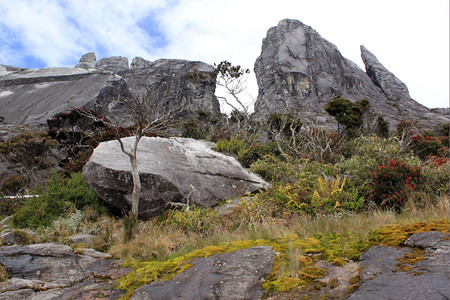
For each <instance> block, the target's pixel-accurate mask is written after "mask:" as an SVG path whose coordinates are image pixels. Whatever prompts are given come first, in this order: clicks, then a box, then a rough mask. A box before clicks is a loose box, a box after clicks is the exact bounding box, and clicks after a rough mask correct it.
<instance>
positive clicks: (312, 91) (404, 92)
mask: <svg viewBox="0 0 450 300" xmlns="http://www.w3.org/2000/svg"><path fill="white" fill-rule="evenodd" d="M361 52H362V53H361V55H362V58H363V61H364V63H365V66H366V70H367V71H366V72H364V71H363V70H362V69H361V68H359V67H358V66H357V65H356V64H355V63H353V62H352V61H350V60H348V59H346V58H345V57H343V56H342V54H341V53H340V52H339V50H338V49H337V47H336V46H335V45H333V44H332V43H330V42H329V41H327V40H326V39H324V38H322V37H321V36H320V35H319V33H317V31H315V30H314V29H313V28H311V27H309V26H307V25H305V24H303V23H302V22H300V21H297V20H291V19H285V20H282V21H280V22H279V23H278V25H277V26H275V27H272V28H270V29H269V30H268V32H267V36H266V38H264V39H263V43H262V49H261V55H260V56H259V57H258V59H257V60H256V63H255V68H254V70H255V74H256V78H257V82H258V87H259V94H258V98H257V101H256V103H255V111H256V113H257V114H258V115H260V116H261V117H264V116H267V115H268V114H269V113H271V112H281V113H284V112H290V113H292V112H293V111H297V112H298V113H299V114H300V116H301V118H302V121H303V122H304V123H306V124H313V125H319V126H322V125H323V126H328V127H332V128H333V127H336V125H337V123H336V121H335V120H334V119H333V118H331V117H330V116H328V115H327V113H326V112H325V111H324V109H323V107H324V105H325V103H327V102H328V101H329V100H331V99H332V98H333V97H335V96H338V95H339V96H342V97H343V98H346V99H349V100H351V101H357V100H360V99H367V100H368V101H369V102H370V105H371V109H370V113H369V116H370V118H371V119H373V120H375V119H376V117H377V116H379V115H381V116H383V117H384V119H385V120H386V121H388V122H389V124H390V126H391V129H393V128H394V127H396V125H397V124H398V122H399V121H401V120H405V119H408V120H413V121H415V122H417V126H418V127H426V128H432V127H433V126H434V125H436V124H438V123H445V122H449V116H448V115H443V114H440V113H439V112H438V111H431V110H430V109H428V108H426V107H425V106H423V105H421V104H419V103H418V102H416V101H414V100H413V99H411V97H410V96H409V93H408V89H407V87H406V85H405V84H404V83H402V82H401V81H400V80H399V79H398V78H397V77H395V76H394V75H393V74H392V73H390V72H389V71H388V70H387V69H386V68H385V67H384V66H383V65H382V64H381V63H380V62H379V61H378V60H377V58H376V57H375V55H373V54H372V53H370V52H369V51H368V50H367V49H366V48H364V47H363V46H362V47H361Z"/></svg>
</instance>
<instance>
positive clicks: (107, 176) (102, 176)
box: [83, 137, 269, 218]
mask: <svg viewBox="0 0 450 300" xmlns="http://www.w3.org/2000/svg"><path fill="white" fill-rule="evenodd" d="M122 140H123V142H124V144H125V147H126V148H130V147H131V143H132V142H133V141H134V137H129V138H123V139H122ZM213 147H214V144H213V143H210V142H207V141H201V140H194V139H185V138H170V139H165V138H149V137H143V138H142V139H141V141H140V143H139V146H138V154H137V156H138V162H139V172H140V177H141V183H142V192H141V198H140V202H139V216H140V217H141V218H149V217H152V216H154V215H156V214H158V213H160V212H162V211H163V210H164V209H165V208H166V204H167V203H168V202H183V203H186V202H187V201H189V202H190V204H198V205H202V206H206V207H212V206H215V205H217V204H218V203H219V202H221V201H225V200H227V199H229V198H233V197H236V196H241V195H245V194H246V193H251V192H255V191H257V190H260V189H264V188H266V187H268V186H269V184H267V183H266V182H265V181H263V180H262V179H261V178H259V177H258V176H257V175H255V174H253V173H250V172H248V171H246V170H245V169H244V168H242V167H241V165H240V164H239V163H238V162H237V161H236V160H235V159H234V158H233V157H230V156H226V155H224V154H221V153H218V152H215V151H213V150H211V148H213ZM83 175H84V177H85V179H86V180H87V182H88V183H89V185H90V186H91V188H92V189H93V190H94V192H95V193H96V194H97V195H98V196H99V197H100V198H102V199H103V200H105V201H106V202H108V203H109V204H111V205H113V206H114V207H116V208H118V209H120V210H121V211H123V212H126V211H128V210H129V209H130V201H131V193H132V190H133V181H132V178H131V165H130V161H129V159H128V157H127V156H126V155H125V154H123V153H122V151H121V150H120V146H119V143H118V142H117V141H109V142H103V143H100V145H99V146H98V147H97V148H96V149H95V150H94V153H93V154H92V156H91V158H90V159H89V162H88V163H87V164H86V166H85V168H84V171H83Z"/></svg>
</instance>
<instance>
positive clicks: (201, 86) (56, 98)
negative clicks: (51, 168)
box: [0, 52, 220, 125]
mask: <svg viewBox="0 0 450 300" xmlns="http://www.w3.org/2000/svg"><path fill="white" fill-rule="evenodd" d="M194 70H196V71H198V72H205V74H207V76H205V78H204V79H203V81H202V82H199V83H195V84H194V83H192V82H190V81H187V80H186V78H185V75H186V74H187V73H190V72H194ZM212 70H213V67H212V66H210V65H207V64H205V63H202V62H192V61H185V60H174V59H161V60H157V61H155V62H150V61H146V60H144V59H142V58H135V59H134V60H133V61H132V63H131V68H130V67H129V65H128V59H127V58H124V57H109V58H103V59H100V60H98V61H97V59H96V56H95V53H92V52H91V53H87V54H85V55H83V57H82V58H81V59H80V61H79V63H78V64H77V65H76V66H75V67H74V68H44V69H34V70H30V69H21V68H16V67H11V66H3V65H0V107H2V109H1V110H0V119H3V122H4V123H6V124H14V125H19V124H20V125H26V124H33V125H35V124H44V123H45V122H46V120H47V119H49V118H51V117H53V116H54V115H55V114H57V113H59V112H67V111H70V110H71V109H72V108H74V107H87V108H92V109H95V110H96V111H97V112H99V113H101V114H104V115H107V116H109V115H117V114H120V107H118V105H117V97H119V96H121V95H124V94H126V93H129V92H130V91H131V92H134V93H137V94H138V95H142V93H144V92H146V91H147V88H149V89H151V90H154V91H156V99H155V101H158V102H161V101H164V105H165V107H166V108H167V109H169V108H170V107H172V106H178V107H180V106H181V107H185V111H186V113H187V114H189V112H190V111H199V110H203V111H206V112H211V113H217V112H219V109H220V106H219V102H218V101H217V99H216V98H215V96H214V91H215V79H214V78H211V77H210V76H209V75H208V74H209V72H210V71H212ZM163 99H164V100H163Z"/></svg>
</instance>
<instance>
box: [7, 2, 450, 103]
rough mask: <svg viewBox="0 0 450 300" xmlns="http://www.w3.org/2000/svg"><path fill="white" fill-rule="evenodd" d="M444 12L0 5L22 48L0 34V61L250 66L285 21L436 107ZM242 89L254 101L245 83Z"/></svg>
mask: <svg viewBox="0 0 450 300" xmlns="http://www.w3.org/2000/svg"><path fill="white" fill-rule="evenodd" d="M448 11H449V2H448V0H433V1H428V2H426V3H425V2H424V1H423V0H420V1H419V0H396V1H392V0H378V1H360V0H341V1H335V0H317V1H310V0H277V1H273V0H270V1H269V0H259V1H257V0H245V1H242V0H229V1H223V0H178V1H164V0H153V1H148V0H147V1H145V0H128V1H123V0H109V1H100V0H77V1H70V0H64V1H56V0H14V1H11V0H0V15H1V19H0V34H1V33H2V30H3V31H4V30H7V31H8V32H9V33H10V32H11V31H12V32H13V33H14V34H15V35H16V36H15V38H17V39H18V40H19V41H20V42H21V43H22V45H23V47H22V48H20V47H19V48H17V46H16V45H15V41H11V40H10V39H8V40H4V41H3V40H2V37H0V42H1V44H0V63H2V64H15V63H17V62H21V61H22V62H23V60H24V57H25V58H27V59H28V58H30V57H35V58H37V59H39V60H42V61H43V62H44V63H45V64H46V65H48V66H63V65H73V64H75V63H76V62H77V60H78V59H79V57H80V56H81V55H82V54H84V53H86V52H89V51H95V52H96V54H97V57H98V58H101V57H105V56H113V55H120V56H126V57H128V58H129V59H132V58H133V57H135V56H142V57H144V58H146V59H150V60H154V59H157V58H162V57H164V58H180V59H190V60H200V61H205V62H207V63H213V62H220V61H222V60H225V59H226V60H229V61H231V62H233V63H234V64H240V65H242V66H243V67H245V68H249V69H253V64H254V62H255V60H256V58H257V57H258V56H259V54H260V51H261V42H262V39H263V38H264V37H265V35H266V32H267V30H268V29H269V28H270V27H272V26H275V25H276V24H277V23H278V22H279V21H280V20H281V19H284V18H293V19H298V20H300V21H302V22H303V23H305V24H307V25H310V26H311V27H313V28H314V29H316V30H317V31H318V32H319V33H320V34H321V36H322V37H324V38H326V39H327V40H329V41H330V42H332V43H334V44H335V45H336V46H337V47H338V48H339V50H340V51H341V52H342V54H343V55H344V56H345V57H347V58H349V59H351V60H352V61H354V62H355V63H357V64H358V65H359V66H361V67H363V64H362V62H361V59H360V53H359V46H360V44H363V45H365V46H366V47H367V48H368V49H369V50H370V51H371V52H373V53H374V54H375V55H376V56H377V57H378V59H379V60H380V62H381V63H382V64H384V66H385V67H386V68H387V69H389V70H390V71H392V72H393V73H394V74H395V75H396V76H397V77H399V78H400V80H402V81H404V82H405V83H406V85H407V86H408V88H409V89H410V93H411V96H412V97H413V98H415V99H416V100H418V101H419V102H421V103H423V104H424V105H426V106H428V107H435V106H440V107H443V106H448V101H449V83H448V82H449V72H448V70H449V24H448V22H449V15H448ZM143 24H144V25H143ZM158 24H159V26H158ZM160 33H162V34H163V36H160V35H159V34H160ZM6 36H7V35H6ZM4 39H5V38H4ZM21 66H22V65H21ZM249 86H250V89H249V90H250V91H251V93H252V94H253V96H255V97H256V93H257V88H256V84H255V80H253V81H251V82H249Z"/></svg>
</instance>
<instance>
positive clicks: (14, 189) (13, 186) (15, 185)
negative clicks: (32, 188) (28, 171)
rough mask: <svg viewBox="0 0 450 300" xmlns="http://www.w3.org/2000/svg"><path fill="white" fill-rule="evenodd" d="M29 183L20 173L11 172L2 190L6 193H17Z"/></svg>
mask: <svg viewBox="0 0 450 300" xmlns="http://www.w3.org/2000/svg"><path fill="white" fill-rule="evenodd" d="M27 184H28V179H27V178H26V177H25V176H22V175H19V174H11V175H9V176H8V177H6V179H5V181H4V182H3V184H2V186H1V189H0V192H1V193H2V194H5V195H16V194H17V193H19V192H20V191H22V190H23V189H24V188H25V187H26V186H27Z"/></svg>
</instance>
